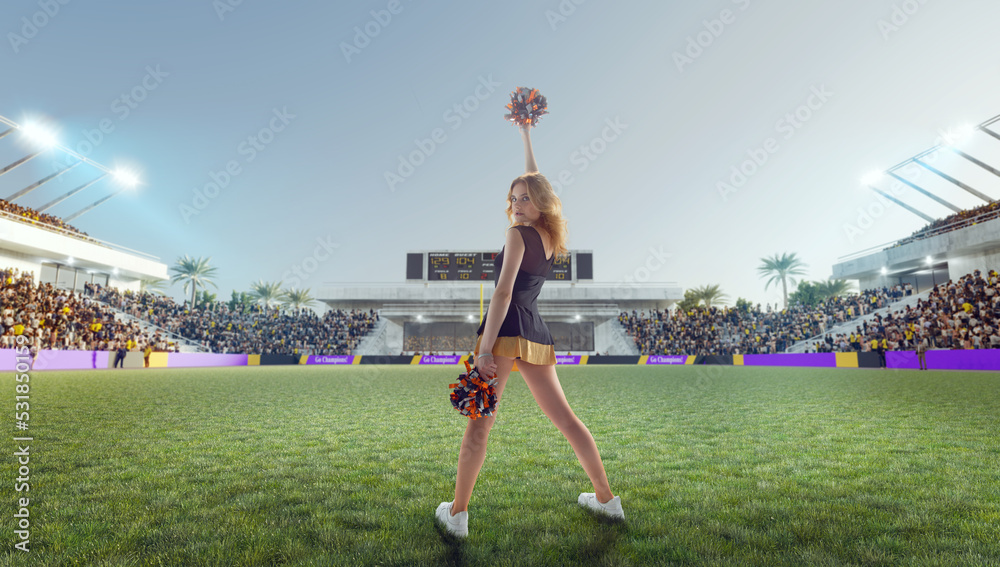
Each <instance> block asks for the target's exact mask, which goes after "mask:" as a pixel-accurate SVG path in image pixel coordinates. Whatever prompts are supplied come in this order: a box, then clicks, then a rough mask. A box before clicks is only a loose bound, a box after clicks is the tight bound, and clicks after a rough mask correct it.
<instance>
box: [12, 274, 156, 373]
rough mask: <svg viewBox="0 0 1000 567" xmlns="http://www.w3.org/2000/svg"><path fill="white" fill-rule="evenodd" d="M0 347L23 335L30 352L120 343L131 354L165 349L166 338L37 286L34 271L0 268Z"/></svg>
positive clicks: (65, 293) (44, 285) (105, 347)
mask: <svg viewBox="0 0 1000 567" xmlns="http://www.w3.org/2000/svg"><path fill="white" fill-rule="evenodd" d="M0 279H2V281H0V304H2V306H3V307H2V309H3V311H2V314H0V315H2V321H0V348H13V347H14V337H15V335H21V334H23V335H25V336H27V337H28V339H29V344H30V345H31V350H32V352H33V353H37V352H38V351H39V350H43V349H63V350H114V349H115V348H116V347H117V344H118V343H119V342H124V343H126V346H127V348H128V349H129V350H142V349H143V348H145V346H146V344H147V343H153V345H154V349H156V350H162V351H166V350H168V348H170V345H168V344H167V342H166V341H164V340H163V339H162V337H159V336H156V335H155V334H154V335H148V334H146V333H143V332H142V330H141V329H139V327H138V326H137V325H134V324H129V323H125V322H122V321H118V320H116V318H115V316H114V313H112V312H111V311H110V310H108V309H106V308H104V307H102V306H100V305H98V304H96V303H95V302H93V301H92V300H90V299H89V298H86V297H80V296H78V295H77V294H75V293H73V292H70V291H67V290H58V289H55V288H54V287H53V285H52V284H51V283H39V284H38V285H37V286H36V285H35V283H34V278H33V274H32V273H31V272H19V270H17V269H2V270H0Z"/></svg>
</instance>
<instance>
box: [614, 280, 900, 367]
mask: <svg viewBox="0 0 1000 567" xmlns="http://www.w3.org/2000/svg"><path fill="white" fill-rule="evenodd" d="M912 293H913V288H912V287H911V286H909V285H908V284H907V285H897V286H894V287H892V288H889V287H883V288H880V289H870V290H865V291H863V292H862V293H860V294H857V295H848V296H838V297H832V298H829V299H826V300H825V301H822V302H820V303H819V304H817V305H815V306H804V305H801V304H793V305H791V306H789V308H788V309H782V310H778V309H777V308H772V307H771V305H770V304H769V305H767V306H766V307H765V308H763V309H762V308H761V306H760V305H759V304H758V305H756V306H752V307H748V308H743V309H740V308H736V307H708V308H705V307H697V308H694V309H690V310H687V311H684V310H680V309H677V310H674V311H670V310H652V311H650V312H649V314H648V315H647V314H646V312H645V311H642V312H638V313H637V312H636V311H635V310H633V311H632V313H631V314H630V313H627V312H624V311H623V312H621V313H620V314H619V315H618V322H619V323H621V325H622V326H623V327H624V329H625V332H626V333H627V334H628V335H629V336H630V337H631V338H632V339H633V341H635V344H636V346H637V347H638V348H639V352H640V354H644V355H653V354H674V355H679V354H683V355H711V354H770V353H776V352H784V351H785V349H787V348H788V347H791V346H792V345H794V344H795V343H796V342H799V341H803V340H806V339H808V338H810V337H814V336H817V335H820V334H823V333H825V332H826V331H827V329H828V328H832V327H834V326H836V325H839V324H842V323H846V322H849V321H852V320H854V319H857V318H858V317H861V316H863V315H865V314H867V313H870V312H872V311H875V310H877V309H881V308H883V307H885V306H887V305H889V304H891V303H893V302H895V301H899V300H900V299H902V298H904V297H906V296H908V295H912Z"/></svg>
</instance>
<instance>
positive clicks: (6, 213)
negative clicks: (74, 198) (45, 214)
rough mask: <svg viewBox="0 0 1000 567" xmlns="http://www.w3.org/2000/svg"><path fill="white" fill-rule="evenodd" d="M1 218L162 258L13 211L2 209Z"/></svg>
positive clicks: (119, 249) (110, 246) (107, 246)
mask: <svg viewBox="0 0 1000 567" xmlns="http://www.w3.org/2000/svg"><path fill="white" fill-rule="evenodd" d="M0 218H5V219H7V220H12V221H16V222H20V223H24V224H30V225H32V226H34V227H35V228H38V229H41V230H47V231H49V232H55V233H56V234H60V235H62V236H68V237H70V238H75V239H77V240H83V241H84V242H90V243H91V244H96V245H98V246H103V247H105V248H110V249H112V250H118V251H121V252H128V253H130V254H137V255H139V256H144V257H146V258H150V259H152V260H156V261H157V262H159V261H160V258H159V257H158V256H153V255H152V254H147V253H145V252H140V251H138V250H132V249H131V248H126V247H125V246H121V245H120V244H113V243H111V242H106V241H104V240H101V239H99V238H94V237H93V236H88V235H85V234H81V233H79V232H73V231H72V230H66V229H65V228H62V227H60V226H55V225H51V224H48V223H45V222H42V221H36V220H29V219H26V218H24V217H22V216H18V215H15V214H14V213H11V212H10V211H4V210H0Z"/></svg>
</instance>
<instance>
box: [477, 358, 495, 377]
mask: <svg viewBox="0 0 1000 567" xmlns="http://www.w3.org/2000/svg"><path fill="white" fill-rule="evenodd" d="M476 371H477V372H479V375H480V376H482V377H483V378H486V379H487V380H489V379H492V378H495V377H496V375H497V364H496V362H494V361H493V355H492V354H488V353H487V354H483V355H482V356H479V355H476Z"/></svg>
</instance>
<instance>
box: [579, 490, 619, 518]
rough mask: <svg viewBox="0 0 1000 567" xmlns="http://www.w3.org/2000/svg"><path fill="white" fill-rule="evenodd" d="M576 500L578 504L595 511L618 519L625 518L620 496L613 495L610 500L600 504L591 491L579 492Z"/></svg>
mask: <svg viewBox="0 0 1000 567" xmlns="http://www.w3.org/2000/svg"><path fill="white" fill-rule="evenodd" d="M577 502H579V503H580V506H584V507H586V508H589V509H591V510H593V511H595V512H599V513H601V514H606V515H608V516H610V517H612V518H617V519H619V520H624V519H625V512H624V511H622V497H621V496H615V497H614V498H612V499H611V500H608V501H607V502H605V503H603V504H602V503H601V502H600V501H599V500H597V495H596V494H594V493H593V492H581V493H580V497H579V498H577Z"/></svg>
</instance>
